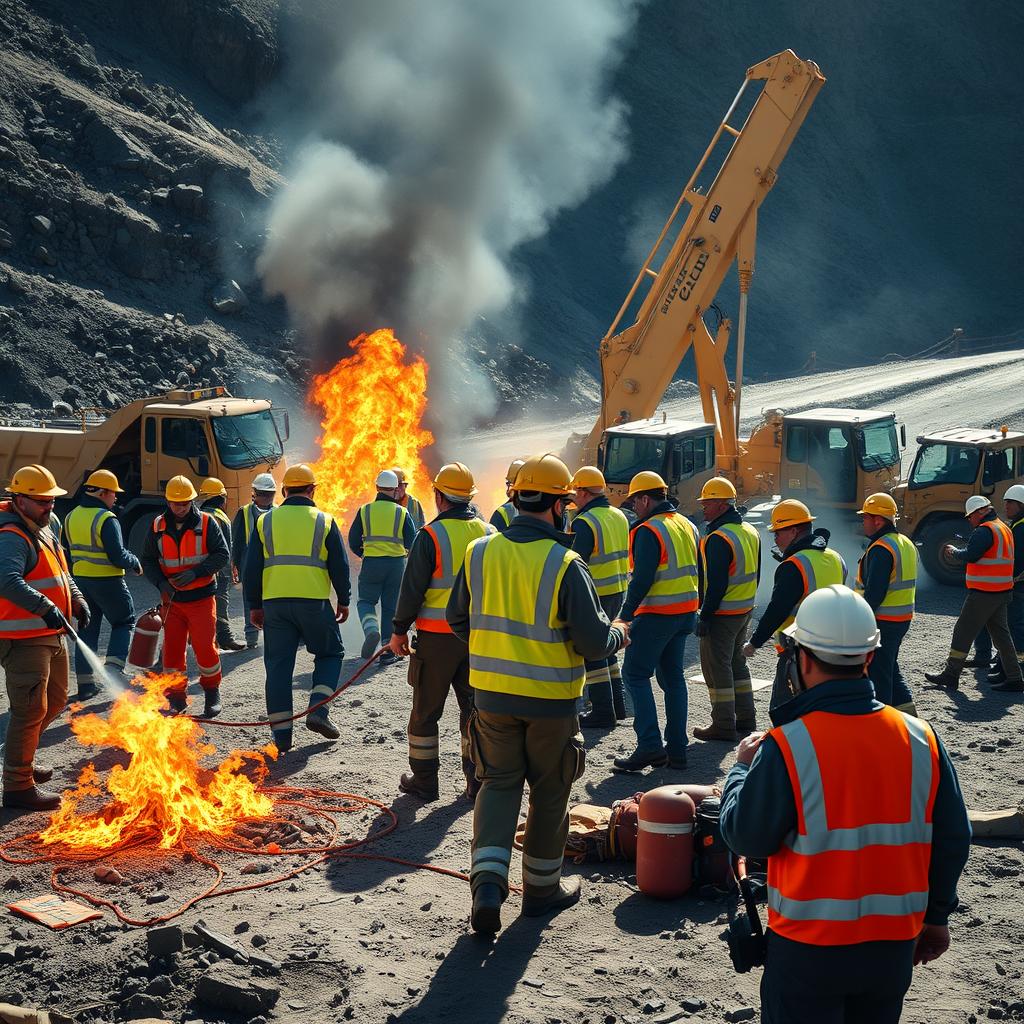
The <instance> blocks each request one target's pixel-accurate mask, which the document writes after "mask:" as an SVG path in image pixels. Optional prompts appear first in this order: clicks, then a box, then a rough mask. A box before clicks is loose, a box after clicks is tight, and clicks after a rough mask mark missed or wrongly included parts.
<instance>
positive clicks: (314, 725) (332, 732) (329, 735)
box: [306, 715, 341, 740]
mask: <svg viewBox="0 0 1024 1024" xmlns="http://www.w3.org/2000/svg"><path fill="white" fill-rule="evenodd" d="M306 728H307V729H309V730H311V731H312V732H315V733H319V734H320V735H321V736H323V737H324V738H325V739H329V740H340V739H341V730H340V729H339V728H338V727H337V726H336V725H335V724H334V723H333V722H332V721H331V720H330V719H329V718H328V717H327V716H326V715H306Z"/></svg>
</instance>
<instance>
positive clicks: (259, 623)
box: [249, 608, 263, 629]
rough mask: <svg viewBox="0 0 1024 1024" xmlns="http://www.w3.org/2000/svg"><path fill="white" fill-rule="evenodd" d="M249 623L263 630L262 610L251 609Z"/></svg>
mask: <svg viewBox="0 0 1024 1024" xmlns="http://www.w3.org/2000/svg"><path fill="white" fill-rule="evenodd" d="M249 621H250V622H251V623H252V624H253V625H254V626H255V627H256V628H257V629H262V628H263V609H262V608H253V609H251V610H250V612H249Z"/></svg>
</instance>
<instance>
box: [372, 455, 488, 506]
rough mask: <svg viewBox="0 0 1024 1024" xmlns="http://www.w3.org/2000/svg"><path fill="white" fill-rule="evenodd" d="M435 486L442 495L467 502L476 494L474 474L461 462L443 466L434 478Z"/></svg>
mask: <svg viewBox="0 0 1024 1024" xmlns="http://www.w3.org/2000/svg"><path fill="white" fill-rule="evenodd" d="M392 472H393V471H392ZM434 486H435V487H436V488H437V489H438V490H439V491H440V492H441V493H442V494H448V495H450V496H451V497H453V498H465V499H466V501H469V499H470V498H472V497H473V495H474V494H476V482H475V481H474V480H473V474H472V473H471V472H470V471H469V467H468V466H466V465H463V464H462V463H461V462H449V463H448V465H447V466H442V467H441V469H440V470H439V471H438V474H437V476H435V477H434Z"/></svg>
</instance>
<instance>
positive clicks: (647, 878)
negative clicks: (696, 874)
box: [636, 786, 696, 899]
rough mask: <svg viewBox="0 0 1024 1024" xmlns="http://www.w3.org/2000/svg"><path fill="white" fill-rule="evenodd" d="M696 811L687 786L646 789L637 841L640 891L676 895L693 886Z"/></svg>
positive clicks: (637, 867) (638, 823)
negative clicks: (647, 790)
mask: <svg viewBox="0 0 1024 1024" xmlns="http://www.w3.org/2000/svg"><path fill="white" fill-rule="evenodd" d="M695 815H696V808H695V807H694V803H693V799H692V798H691V797H690V795H689V794H688V793H687V792H686V787H685V786H659V787H658V788H657V789H652V790H651V791H650V792H648V793H644V796H643V799H642V800H641V801H640V811H639V814H638V818H637V828H638V834H637V841H636V882H637V885H638V886H639V887H640V891H641V892H643V893H646V894H647V895H648V896H657V897H659V898H661V899H675V898H676V897H677V896H682V895H684V894H685V893H686V891H687V890H688V889H689V888H690V885H691V884H692V882H693V819H694V816H695Z"/></svg>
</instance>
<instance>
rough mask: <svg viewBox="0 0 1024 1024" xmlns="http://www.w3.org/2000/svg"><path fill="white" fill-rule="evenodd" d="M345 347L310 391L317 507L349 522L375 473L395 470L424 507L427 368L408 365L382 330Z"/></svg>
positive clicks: (414, 361)
mask: <svg viewBox="0 0 1024 1024" xmlns="http://www.w3.org/2000/svg"><path fill="white" fill-rule="evenodd" d="M349 348H351V349H352V350H353V354H352V355H350V356H346V357H345V358H344V359H341V360H339V362H338V363H337V364H336V365H335V366H334V368H333V369H332V370H330V371H329V372H328V373H324V374H318V375H317V376H316V377H314V378H313V383H312V385H311V387H310V391H309V401H310V403H311V404H312V405H314V406H318V407H319V415H320V429H321V436H320V437H319V438H318V439H317V443H318V444H319V445H320V451H321V456H320V458H319V460H318V461H317V462H316V465H315V467H314V469H315V471H316V478H317V488H316V499H317V505H319V506H320V507H321V508H323V509H326V510H327V511H328V512H331V513H332V514H334V515H336V516H338V517H339V518H341V519H346V520H347V519H348V518H349V517H350V516H351V514H352V512H354V511H355V510H356V509H357V508H358V507H359V506H360V505H361V504H362V503H363V502H365V501H368V500H370V499H371V498H372V497H373V495H374V480H376V478H377V474H378V473H379V472H380V471H381V470H382V469H390V468H391V467H392V466H397V467H399V468H401V469H404V470H405V472H406V474H407V476H408V480H409V492H410V493H411V494H413V495H415V497H417V498H418V499H419V500H420V501H421V502H422V503H423V504H424V506H426V505H428V503H429V500H430V497H431V494H432V493H433V488H432V487H431V482H430V475H429V474H428V473H427V470H426V467H425V466H424V465H423V462H422V452H423V450H424V449H425V448H427V447H428V446H429V445H431V444H433V443H434V437H433V435H432V434H431V433H430V431H429V430H427V429H426V428H425V427H423V426H422V420H423V413H424V412H425V410H426V407H427V364H426V362H425V361H424V360H423V359H422V358H421V357H419V356H413V357H412V358H411V359H409V360H406V352H405V346H404V345H403V344H402V343H401V342H400V341H399V340H398V339H397V338H396V337H395V335H394V333H393V332H392V331H391V330H390V329H388V328H384V329H382V330H378V331H373V332H372V333H371V334H361V335H359V337H358V338H356V339H355V340H354V341H351V342H349Z"/></svg>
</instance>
